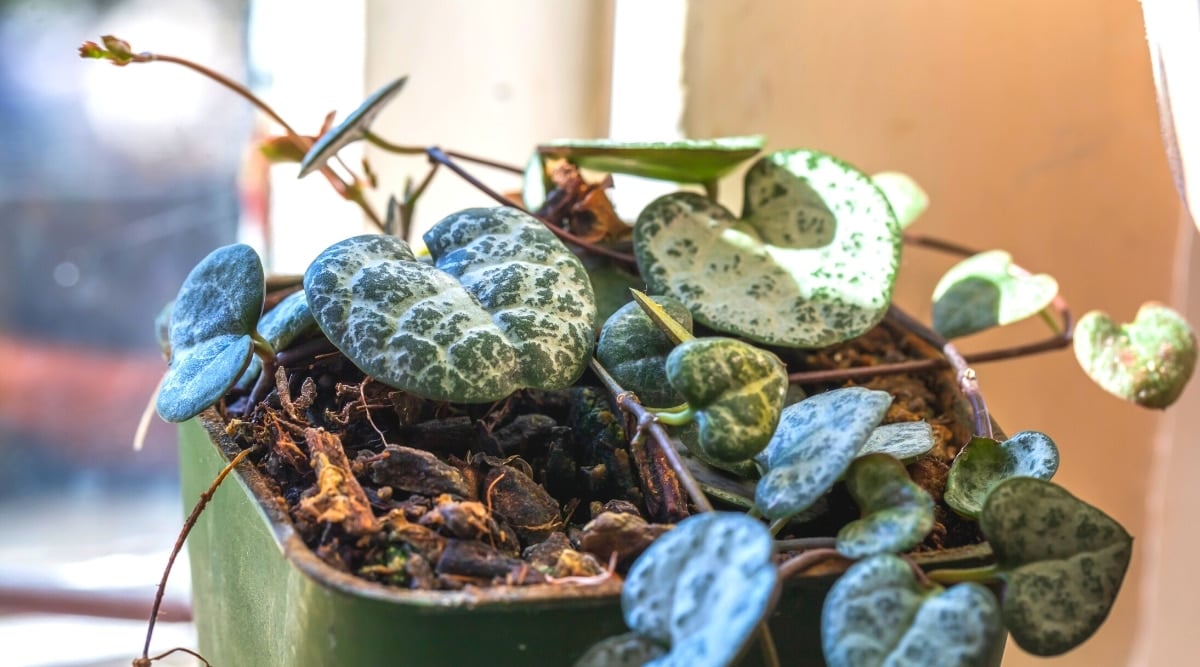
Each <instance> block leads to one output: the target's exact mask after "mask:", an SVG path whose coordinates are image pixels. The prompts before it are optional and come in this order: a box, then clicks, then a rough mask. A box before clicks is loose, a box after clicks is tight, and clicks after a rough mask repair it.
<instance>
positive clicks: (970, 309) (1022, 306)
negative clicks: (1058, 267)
mask: <svg viewBox="0 0 1200 667" xmlns="http://www.w3.org/2000/svg"><path fill="white" fill-rule="evenodd" d="M1057 294H1058V283H1057V282H1056V281H1055V280H1054V278H1052V277H1050V276H1048V275H1046V274H1044V273H1039V274H1036V275H1021V274H1020V273H1018V272H1016V271H1015V270H1014V268H1013V263H1012V256H1011V255H1009V254H1008V253H1007V252H1004V251H1003V250H989V251H988V252H982V253H979V254H978V255H974V256H972V257H968V258H967V259H964V260H963V261H961V262H959V263H958V264H956V265H954V266H953V267H952V268H951V269H950V270H949V271H947V272H946V275H944V276H942V279H941V280H939V281H938V284H937V287H935V288H934V290H933V328H934V330H935V331H937V332H938V333H940V334H942V335H943V336H945V337H946V338H957V337H959V336H966V335H969V334H973V333H976V332H979V331H983V330H984V329H988V328H991V327H994V326H999V325H1003V324H1010V323H1012V322H1017V321H1019V320H1023V319H1025V318H1027V317H1031V316H1033V315H1037V314H1038V313H1040V312H1041V311H1042V310H1044V309H1045V308H1046V307H1047V306H1049V305H1050V303H1051V302H1052V301H1054V297H1055V296H1056V295H1057Z"/></svg>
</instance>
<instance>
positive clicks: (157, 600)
mask: <svg viewBox="0 0 1200 667" xmlns="http://www.w3.org/2000/svg"><path fill="white" fill-rule="evenodd" d="M255 449H257V448H256V447H251V448H249V449H243V450H242V451H240V452H238V454H237V456H235V457H233V459H232V460H231V461H229V463H228V464H226V466H225V467H224V468H222V469H221V472H219V473H217V477H216V479H214V480H213V481H212V484H209V485H208V488H207V489H205V490H204V493H201V494H200V499H199V500H197V501H196V506H195V507H193V508H192V513H191V514H189V515H188V518H187V520H186V521H184V522H183V528H181V529H180V531H179V537H177V538H176V539H175V546H174V547H172V549H171V555H170V556H168V557H167V566H166V567H165V568H164V569H163V574H162V579H160V580H159V582H158V592H157V593H155V594H154V605H153V606H152V607H151V608H150V621H149V623H148V625H147V627H146V643H145V645H144V646H143V647H142V657H141V658H140V659H139V660H140V661H141V662H139V660H135V661H134V663H133V664H134V665H135V666H137V665H148V664H150V661H151V660H157V659H159V658H161V657H162V656H157V657H155V658H153V659H152V658H150V657H148V656H149V655H150V639H151V638H152V637H153V636H154V624H155V623H156V622H158V610H159V608H160V607H162V601H163V595H164V594H165V593H166V590H167V578H168V577H170V576H171V567H172V566H174V565H175V558H176V557H177V556H178V555H179V552H180V551H181V550H183V543H184V542H185V541H186V540H187V537H188V535H189V534H190V533H191V532H192V528H194V527H195V526H196V521H197V520H198V519H199V518H200V513H201V512H203V511H204V508H205V507H207V506H208V503H209V502H210V501H212V498H213V495H214V494H215V493H216V492H217V487H219V486H221V482H224V481H225V478H226V477H228V476H229V473H231V472H233V469H234V468H236V467H238V464H240V463H241V462H242V461H244V460H246V457H247V456H250V453H251V452H253V451H254V450H255ZM181 650H182V649H181ZM167 653H170V651H168V652H167ZM167 653H164V654H163V655H167ZM189 653H190V651H189ZM205 664H208V663H207V662H205Z"/></svg>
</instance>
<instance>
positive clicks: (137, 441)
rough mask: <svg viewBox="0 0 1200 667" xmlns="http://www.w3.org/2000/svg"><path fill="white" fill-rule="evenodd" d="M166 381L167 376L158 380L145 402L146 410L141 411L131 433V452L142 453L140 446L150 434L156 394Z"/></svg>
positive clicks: (156, 398) (164, 374)
mask: <svg viewBox="0 0 1200 667" xmlns="http://www.w3.org/2000/svg"><path fill="white" fill-rule="evenodd" d="M166 381H167V374H166V373H163V376H162V377H160V378H158V384H156V385H154V392H153V393H151V394H150V400H149V401H147V402H146V409H144V410H142V417H141V418H140V419H138V424H137V430H136V431H134V432H133V451H135V452H140V451H142V446H144V445H145V444H146V434H147V433H149V432H150V421H151V420H152V419H153V418H154V412H155V408H156V404H157V403H158V392H160V391H162V386H163V383H164V382H166Z"/></svg>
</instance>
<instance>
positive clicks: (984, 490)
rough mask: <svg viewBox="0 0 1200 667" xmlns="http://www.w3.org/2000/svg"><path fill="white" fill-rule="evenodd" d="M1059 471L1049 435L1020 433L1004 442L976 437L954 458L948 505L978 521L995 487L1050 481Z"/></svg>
mask: <svg viewBox="0 0 1200 667" xmlns="http://www.w3.org/2000/svg"><path fill="white" fill-rule="evenodd" d="M1057 470H1058V447H1056V446H1055V445H1054V441H1053V440H1051V439H1050V436H1048V435H1046V434H1045V433H1039V432H1038V431H1021V432H1020V433H1017V434H1016V435H1014V436H1012V437H1011V438H1009V439H1008V440H1005V441H1004V442H996V441H995V440H992V439H991V438H983V437H978V436H977V437H974V438H972V439H971V442H968V443H967V445H966V446H965V447H963V448H962V450H960V451H959V452H958V456H956V457H954V463H952V464H951V465H950V474H949V476H948V477H947V478H946V493H945V496H944V498H945V500H946V504H947V505H949V506H950V508H951V509H953V510H954V511H955V512H958V513H959V514H961V515H963V516H965V517H969V518H972V519H978V518H979V514H980V512H982V511H983V502H984V499H986V498H987V494H988V492H989V491H991V490H992V487H994V486H995V485H997V484H999V483H1000V482H1003V481H1004V480H1006V479H1008V478H1010V477H1036V478H1038V479H1050V478H1051V477H1054V473H1055V472H1056V471H1057Z"/></svg>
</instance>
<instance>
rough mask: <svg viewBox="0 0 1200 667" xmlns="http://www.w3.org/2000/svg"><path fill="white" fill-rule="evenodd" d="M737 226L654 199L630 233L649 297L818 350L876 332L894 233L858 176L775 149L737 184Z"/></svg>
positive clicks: (733, 329) (712, 211)
mask: <svg viewBox="0 0 1200 667" xmlns="http://www.w3.org/2000/svg"><path fill="white" fill-rule="evenodd" d="M745 186H746V187H745V191H746V195H745V196H746V200H745V205H744V207H743V213H742V218H741V219H737V218H735V217H734V216H733V215H732V214H731V213H730V212H729V211H728V210H726V209H725V208H724V207H722V206H721V205H719V204H717V203H715V202H712V201H710V200H709V199H707V198H705V197H703V196H700V195H697V194H694V193H676V194H671V195H667V196H665V197H661V198H659V199H657V200H655V201H654V202H652V203H651V204H650V205H649V206H647V207H646V209H645V210H643V211H642V213H641V215H640V216H638V221H637V224H636V225H635V227H634V252H635V255H636V256H637V262H638V267H639V268H640V269H641V273H642V276H643V277H644V278H645V280H646V285H647V287H648V289H649V290H650V291H651V292H652V293H655V294H669V295H671V296H673V297H675V298H677V299H679V300H680V301H682V302H683V303H684V304H686V305H687V307H688V309H689V310H690V311H691V312H692V315H693V317H694V318H695V319H696V321H698V322H701V323H703V324H705V325H707V326H709V327H711V328H713V329H716V330H718V331H722V332H727V333H732V334H737V335H739V336H742V337H745V338H748V339H750V340H753V341H756V342H761V343H768V344H772V345H780V346H786V347H823V346H826V345H830V344H832V343H836V342H839V341H842V340H847V339H850V338H853V337H854V336H857V335H859V334H861V333H863V332H865V331H867V330H868V329H870V328H871V327H873V326H874V325H875V324H877V323H878V322H879V320H880V319H882V317H883V315H884V313H885V312H886V311H887V308H888V304H889V303H890V301H891V294H892V285H893V283H894V281H895V277H896V268H897V266H898V263H899V257H900V239H901V237H900V228H899V225H898V224H897V222H896V219H895V217H894V216H893V214H892V211H891V208H890V207H889V206H888V203H887V199H886V198H885V197H884V195H883V193H882V192H880V191H879V189H878V188H876V187H875V185H874V184H873V183H872V182H871V180H870V178H868V177H867V176H866V175H865V174H863V173H861V172H859V171H858V170H856V169H854V168H853V167H850V166H849V165H846V164H845V163H843V162H841V161H839V160H837V159H836V158H833V157H831V156H828V155H824V154H821V153H816V152H811V151H781V152H777V153H772V154H770V155H768V156H765V157H763V158H762V159H760V160H759V161H758V162H756V163H755V165H754V166H753V167H752V168H751V169H750V171H749V172H748V173H747V174H746V181H745Z"/></svg>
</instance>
